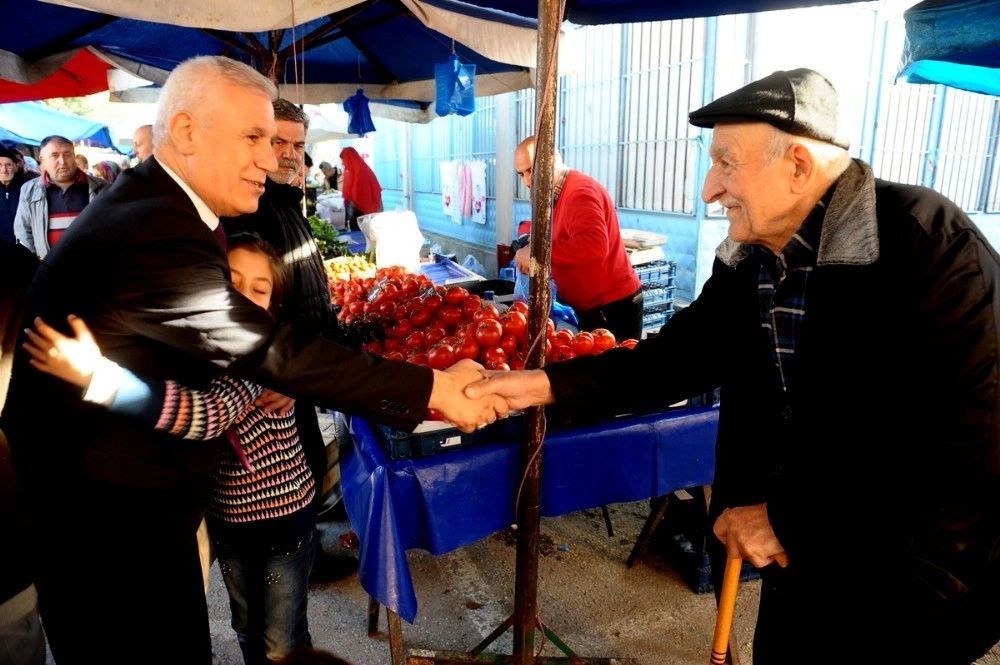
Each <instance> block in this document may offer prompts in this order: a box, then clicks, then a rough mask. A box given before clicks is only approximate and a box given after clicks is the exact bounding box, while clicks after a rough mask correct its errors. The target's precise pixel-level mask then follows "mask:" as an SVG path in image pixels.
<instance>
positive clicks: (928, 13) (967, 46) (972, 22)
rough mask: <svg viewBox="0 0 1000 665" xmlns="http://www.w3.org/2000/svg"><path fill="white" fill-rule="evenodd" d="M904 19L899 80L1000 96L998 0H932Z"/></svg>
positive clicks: (999, 20) (916, 8) (911, 8)
mask: <svg viewBox="0 0 1000 665" xmlns="http://www.w3.org/2000/svg"><path fill="white" fill-rule="evenodd" d="M903 20H904V23H905V25H906V43H905V45H904V46H903V56H902V59H901V61H900V71H899V78H903V79H905V80H906V81H907V82H909V83H940V84H943V85H947V86H950V87H953V88H958V89H961V90H968V91H971V92H980V93H983V94H987V95H1000V0H957V1H956V0H951V1H942V0H928V1H927V2H921V3H919V4H916V5H914V6H912V7H910V8H909V9H907V10H906V12H904V14H903Z"/></svg>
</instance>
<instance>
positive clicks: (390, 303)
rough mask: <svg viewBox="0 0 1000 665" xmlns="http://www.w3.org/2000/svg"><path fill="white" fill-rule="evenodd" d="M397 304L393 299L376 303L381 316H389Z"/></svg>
mask: <svg viewBox="0 0 1000 665" xmlns="http://www.w3.org/2000/svg"><path fill="white" fill-rule="evenodd" d="M397 307H398V305H397V304H396V301H395V300H382V301H380V302H379V303H378V313H379V314H381V315H382V316H387V317H391V316H392V313H393V312H395V311H396V309H397Z"/></svg>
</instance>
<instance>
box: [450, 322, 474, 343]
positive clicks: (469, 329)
mask: <svg viewBox="0 0 1000 665" xmlns="http://www.w3.org/2000/svg"><path fill="white" fill-rule="evenodd" d="M475 335H476V324H475V323H472V322H471V321H470V322H466V323H460V324H459V325H457V326H455V337H457V338H458V339H465V338H466V337H472V338H473V339H475Z"/></svg>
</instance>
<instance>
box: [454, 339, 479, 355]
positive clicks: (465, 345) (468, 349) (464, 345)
mask: <svg viewBox="0 0 1000 665" xmlns="http://www.w3.org/2000/svg"><path fill="white" fill-rule="evenodd" d="M479 351H480V346H479V342H477V341H476V338H475V336H473V335H469V336H467V337H463V338H462V339H461V340H460V341H459V343H458V346H457V347H455V355H456V357H457V358H458V360H462V359H463V358H468V359H469V360H475V359H476V358H478V357H479Z"/></svg>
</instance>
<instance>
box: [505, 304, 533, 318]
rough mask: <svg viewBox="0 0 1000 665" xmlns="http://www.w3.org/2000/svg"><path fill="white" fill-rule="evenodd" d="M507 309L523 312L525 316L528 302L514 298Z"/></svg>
mask: <svg viewBox="0 0 1000 665" xmlns="http://www.w3.org/2000/svg"><path fill="white" fill-rule="evenodd" d="M508 311H514V312H520V313H521V314H524V316H525V318H527V316H528V311H529V309H528V303H526V302H524V301H523V300H515V301H514V302H512V303H511V305H510V310H508Z"/></svg>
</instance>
